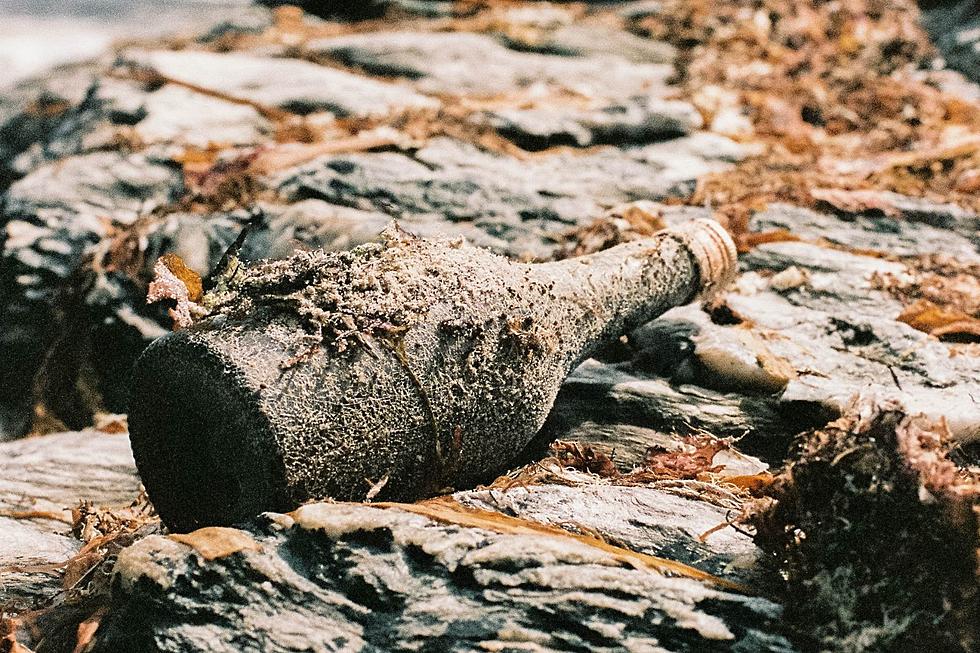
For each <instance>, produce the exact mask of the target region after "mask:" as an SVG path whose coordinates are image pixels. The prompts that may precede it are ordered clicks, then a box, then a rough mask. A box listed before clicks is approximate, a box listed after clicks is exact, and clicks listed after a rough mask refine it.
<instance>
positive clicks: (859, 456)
mask: <svg viewBox="0 0 980 653" xmlns="http://www.w3.org/2000/svg"><path fill="white" fill-rule="evenodd" d="M950 439H951V436H950V434H949V431H948V429H947V427H946V425H945V423H944V422H938V423H936V422H930V421H929V420H927V419H925V418H923V417H921V416H915V415H907V414H905V413H904V412H902V411H901V410H900V409H899V407H898V406H897V405H896V404H892V403H887V402H886V403H882V402H876V401H875V400H872V399H862V400H859V401H857V402H856V403H854V404H853V405H852V406H851V407H850V409H849V410H848V412H847V413H846V414H845V416H844V417H842V418H840V419H838V420H837V421H835V422H832V423H831V424H828V425H827V426H826V427H824V428H822V429H817V430H815V431H811V432H809V433H806V434H804V435H803V436H801V438H800V440H799V446H798V450H797V452H796V454H795V455H794V456H793V458H792V460H791V462H790V463H789V465H788V466H787V467H786V469H785V471H784V472H782V473H781V474H780V475H779V476H777V478H776V480H775V482H774V483H773V484H771V485H770V486H769V489H768V491H767V494H769V495H770V497H771V499H768V500H763V501H760V503H759V504H758V508H757V511H756V513H755V515H754V516H753V518H752V523H753V524H754V525H755V526H756V528H757V529H758V537H757V539H758V541H759V543H760V544H761V545H762V546H763V547H764V548H765V549H767V550H768V551H769V552H770V553H771V554H772V563H773V564H774V565H775V566H776V567H778V569H779V571H780V573H782V574H783V575H784V578H785V579H786V585H787V587H786V592H785V596H786V599H787V607H786V610H787V611H786V617H787V619H789V620H790V621H792V622H793V623H794V624H796V626H797V627H798V628H800V629H801V631H802V635H803V636H804V637H805V638H808V639H809V640H810V642H811V644H810V645H811V646H813V647H814V648H818V649H833V650H891V651H963V652H967V651H975V650H976V647H977V645H978V644H980V641H978V639H977V637H978V633H977V630H976V625H977V623H980V621H978V620H980V591H978V586H977V574H978V571H980V570H978V567H977V562H978V557H977V554H978V552H980V541H978V538H980V523H978V519H980V474H977V473H976V472H970V471H968V470H966V469H964V468H960V467H958V466H957V465H956V464H954V463H953V462H952V461H951V460H950V458H949V453H950V446H951V445H950V444H949V441H950Z"/></svg>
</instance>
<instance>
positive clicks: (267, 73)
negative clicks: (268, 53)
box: [119, 50, 438, 116]
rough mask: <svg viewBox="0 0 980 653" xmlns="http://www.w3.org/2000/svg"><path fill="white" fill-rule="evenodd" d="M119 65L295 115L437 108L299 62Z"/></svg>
mask: <svg viewBox="0 0 980 653" xmlns="http://www.w3.org/2000/svg"><path fill="white" fill-rule="evenodd" d="M119 63H120V65H123V66H132V67H134V68H137V69H143V70H148V71H150V72H152V73H155V74H158V75H160V76H162V77H163V78H165V79H168V80H173V81H176V82H179V83H181V84H186V85H190V86H193V87H198V88H203V89H207V90H208V91H211V92H214V93H220V94H223V95H226V96H229V97H232V98H236V99H239V100H245V101H248V102H253V103H256V104H258V105H262V106H266V107H278V108H280V109H284V110H286V111H292V112H295V113H303V114H305V113H311V112H313V111H332V112H334V113H336V114H337V115H340V116H368V115H378V114H386V113H389V112H391V111H393V110H395V109H405V108H419V107H429V108H432V107H436V106H438V102H437V101H435V100H433V99H431V98H427V97H425V96H422V95H419V94H418V93H415V92H413V91H412V90H410V89H408V88H405V87H403V86H398V85H395V84H387V83H384V82H379V81H375V80H372V79H368V78H366V77H362V76H359V75H353V74H351V73H347V72H344V71H341V70H337V69H335V68H329V67H326V66H318V65H317V64H314V63H310V62H309V61H301V60H298V59H285V58H273V57H261V56H257V55H249V54H239V53H223V54H218V53H213V52H204V51H194V50H180V51H171V50H152V51H147V50H127V51H125V52H123V53H122V54H121V55H120V60H119Z"/></svg>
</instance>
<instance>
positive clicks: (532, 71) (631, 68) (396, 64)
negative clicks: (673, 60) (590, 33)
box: [306, 32, 673, 99]
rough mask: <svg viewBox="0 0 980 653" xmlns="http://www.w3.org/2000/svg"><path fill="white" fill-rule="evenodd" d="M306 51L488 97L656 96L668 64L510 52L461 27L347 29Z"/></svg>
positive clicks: (428, 87) (431, 86) (425, 85)
mask: <svg viewBox="0 0 980 653" xmlns="http://www.w3.org/2000/svg"><path fill="white" fill-rule="evenodd" d="M306 47H307V51H308V52H309V53H310V54H313V55H321V56H323V55H326V56H329V57H333V58H335V59H337V60H339V61H341V62H343V63H345V64H348V65H353V66H358V67H360V68H363V69H364V70H366V71H367V72H370V73H373V74H376V75H384V76H388V77H405V78H408V79H411V80H415V81H414V84H415V87H416V88H418V89H419V90H421V91H422V92H425V93H446V94H450V95H469V96H490V95H497V94H501V93H513V92H518V91H522V90H523V91H527V90H528V89H529V88H531V87H538V86H540V87H544V88H546V89H556V90H557V89H561V90H568V91H573V92H576V93H579V94H581V95H584V96H586V97H602V98H611V99H618V98H622V97H627V96H631V95H638V94H642V93H653V94H662V93H663V92H664V85H665V82H666V78H667V77H668V76H670V75H671V74H672V72H673V67H672V66H669V65H664V64H640V63H632V62H629V61H626V60H624V59H622V58H619V57H614V56H596V57H563V56H557V55H547V54H538V53H530V52H515V51H514V50H510V49H508V48H506V47H504V46H503V45H501V44H500V43H498V42H497V41H495V40H494V39H492V38H491V37H489V36H485V35H482V34H470V33H465V32H438V33H426V32H389V33H372V34H353V35H349V36H337V37H329V38H325V39H319V40H314V41H311V42H310V43H308V44H307V46H306Z"/></svg>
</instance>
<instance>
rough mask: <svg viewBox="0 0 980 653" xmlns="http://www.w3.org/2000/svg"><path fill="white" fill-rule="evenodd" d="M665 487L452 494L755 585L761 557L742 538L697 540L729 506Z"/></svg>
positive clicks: (730, 533) (728, 533)
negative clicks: (597, 535) (594, 534)
mask: <svg viewBox="0 0 980 653" xmlns="http://www.w3.org/2000/svg"><path fill="white" fill-rule="evenodd" d="M673 489H674V490H675V491H672V488H671V483H670V482H667V483H664V484H663V486H662V487H661V486H658V485H657V484H656V483H654V484H653V487H630V488H629V489H625V488H623V487H618V486H614V485H599V484H596V485H581V486H576V487H566V486H562V485H543V486H539V485H530V486H528V487H513V488H509V489H507V490H497V489H488V490H472V491H468V492H458V493H456V494H455V495H453V496H454V498H455V499H456V500H457V501H459V502H460V503H462V504H463V505H467V506H472V507H474V508H480V509H481V510H495V511H497V512H501V513H503V514H505V515H510V516H514V517H520V518H522V519H530V520H532V521H536V522H540V523H543V524H552V525H554V526H560V527H565V528H571V529H573V530H581V531H582V532H585V533H589V532H592V533H598V534H599V535H601V536H602V537H603V538H604V539H605V540H606V541H608V542H618V543H625V545H626V546H628V548H630V549H633V550H636V551H640V552H642V553H648V554H650V555H655V556H659V557H664V558H668V559H670V560H676V561H677V562H683V563H684V564H688V565H692V566H694V567H697V568H698V569H702V570H704V571H707V572H709V573H711V574H714V575H716V576H721V577H722V578H728V579H730V580H735V581H738V582H741V583H745V584H748V585H754V586H759V585H760V583H763V582H764V580H763V579H762V578H760V573H759V572H760V567H759V566H758V565H757V563H758V562H759V556H760V555H761V552H760V551H759V549H757V548H756V546H755V544H754V543H753V542H752V538H751V537H749V536H748V535H746V534H745V533H742V532H739V531H736V530H734V529H731V528H726V529H722V530H719V531H717V532H715V533H712V534H711V535H710V536H709V537H707V538H705V540H704V541H701V539H700V536H701V535H702V534H703V533H706V532H708V531H709V530H711V529H712V528H714V527H716V526H718V525H719V524H723V523H725V522H726V521H727V518H728V516H730V515H731V510H732V506H728V507H724V506H720V505H718V504H715V503H711V502H709V501H705V500H698V499H695V498H693V496H692V494H694V493H696V490H694V491H693V492H692V493H691V494H687V495H685V494H683V493H678V492H676V489H677V488H673Z"/></svg>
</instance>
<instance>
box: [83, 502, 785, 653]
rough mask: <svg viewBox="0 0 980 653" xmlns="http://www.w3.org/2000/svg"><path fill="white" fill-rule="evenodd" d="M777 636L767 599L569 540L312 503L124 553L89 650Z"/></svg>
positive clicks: (637, 644) (781, 642)
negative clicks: (625, 560)
mask: <svg viewBox="0 0 980 653" xmlns="http://www.w3.org/2000/svg"><path fill="white" fill-rule="evenodd" d="M620 491H621V493H622V495H623V497H626V496H629V493H630V491H631V489H630V488H621V489H620ZM471 516H472V514H471ZM779 629H780V626H779V608H778V606H776V605H775V604H773V603H771V602H770V601H768V600H766V599H763V598H759V597H751V596H747V595H744V594H739V593H737V592H734V591H732V590H727V589H723V588H720V587H717V586H712V585H711V584H710V583H707V582H701V581H698V580H694V579H692V578H685V577H667V576H664V575H661V574H660V573H657V572H653V571H652V570H650V569H646V568H643V567H629V566H623V565H622V563H620V562H617V558H616V555H615V554H614V553H613V552H610V551H609V550H608V549H602V548H597V547H595V546H594V545H591V544H589V543H587V542H585V541H582V540H576V539H573V538H570V537H568V536H562V535H556V534H551V533H538V532H534V531H529V532H507V531H506V529H504V530H503V531H498V530H494V527H493V526H490V527H488V528H482V527H480V526H479V524H471V525H467V526H463V525H458V524H455V523H452V521H449V522H444V521H436V520H433V519H431V518H429V517H427V516H424V515H422V514H416V513H413V512H409V511H407V510H404V509H399V508H398V507H396V506H392V507H385V508H381V507H372V506H369V505H352V504H311V505H307V506H304V507H302V508H300V509H299V510H297V511H295V512H294V513H291V514H290V515H275V514H270V515H268V516H267V517H266V518H265V519H264V520H259V521H256V522H254V523H252V524H250V525H248V526H246V527H244V529H243V530H236V529H204V530H202V531H197V532H195V533H191V534H189V535H186V536H180V537H179V538H177V537H174V538H167V537H161V536H151V537H148V538H146V539H144V540H142V541H141V542H139V543H137V544H135V545H133V546H132V547H130V548H128V549H126V550H124V551H123V552H122V553H121V554H120V556H119V559H118V564H117V566H116V578H115V582H114V588H113V598H112V602H111V604H110V606H109V610H108V613H107V614H106V615H105V616H104V617H103V619H102V622H101V625H100V627H99V630H98V632H97V634H96V637H95V643H94V650H96V651H108V650H120V649H121V648H126V649H130V650H132V649H133V648H137V649H139V648H141V647H145V646H147V645H149V644H150V643H151V642H152V643H153V646H154V647H155V648H162V649H164V650H203V649H207V650H211V651H298V650H311V648H312V650H336V649H338V648H339V649H344V650H372V649H383V650H416V649H417V648H418V646H419V643H420V642H422V641H425V642H426V644H427V645H429V646H436V647H438V648H439V649H440V650H447V651H476V650H511V649H514V648H522V649H526V648H531V649H533V650H542V651H550V650H556V651H557V650H579V649H581V650H586V649H587V650H592V651H613V650H629V651H654V650H658V651H686V650H712V651H734V650H738V651H790V650H793V649H792V647H791V646H790V645H789V643H788V642H787V641H786V639H785V638H784V637H783V636H782V635H781V634H780V632H779Z"/></svg>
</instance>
